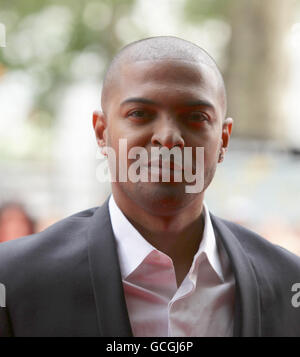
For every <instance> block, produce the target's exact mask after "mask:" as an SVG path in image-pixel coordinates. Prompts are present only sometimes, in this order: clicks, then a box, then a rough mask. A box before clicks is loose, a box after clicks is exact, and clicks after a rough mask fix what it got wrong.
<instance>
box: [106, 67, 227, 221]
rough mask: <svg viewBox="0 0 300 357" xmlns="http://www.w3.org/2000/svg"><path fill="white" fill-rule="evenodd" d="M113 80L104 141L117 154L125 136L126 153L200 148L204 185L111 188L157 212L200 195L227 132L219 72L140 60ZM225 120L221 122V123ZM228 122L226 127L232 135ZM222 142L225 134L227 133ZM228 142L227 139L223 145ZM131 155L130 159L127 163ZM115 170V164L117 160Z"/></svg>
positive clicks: (122, 185) (140, 184)
mask: <svg viewBox="0 0 300 357" xmlns="http://www.w3.org/2000/svg"><path fill="white" fill-rule="evenodd" d="M117 82H118V83H117V84H115V85H114V86H113V89H112V90H111V91H110V95H109V98H108V100H107V105H106V108H105V115H106V117H105V118H104V117H103V118H102V119H101V120H102V121H103V122H105V123H104V126H105V129H104V139H105V145H106V146H109V147H112V148H113V149H114V150H115V152H116V155H117V163H118V153H119V139H127V153H128V152H129V150H130V149H131V148H133V147H137V146H138V147H143V148H145V149H146V150H147V152H148V154H149V157H150V152H151V147H154V146H156V147H163V146H165V147H167V148H168V149H172V148H173V147H175V146H178V147H179V148H180V149H182V151H183V148H184V147H191V148H192V152H193V162H195V159H196V147H203V148H204V189H203V190H202V192H199V193H186V192H185V187H186V185H187V182H185V180H183V181H182V182H174V181H173V182H137V183H133V182H130V181H128V182H115V183H112V185H113V190H114V193H115V192H118V193H119V194H121V195H124V196H126V197H127V198H128V199H130V200H131V201H133V202H134V203H135V204H137V205H138V206H140V207H142V208H143V209H145V210H146V211H148V212H149V213H152V214H155V215H172V214H174V213H176V212H177V211H178V210H181V209H183V208H184V207H186V206H188V205H189V204H190V203H191V202H192V201H193V200H195V199H197V198H198V199H199V198H200V197H203V193H204V190H205V189H206V188H207V186H208V185H209V184H210V182H211V180H212V178H213V176H214V173H215V170H216V165H217V162H218V159H219V154H220V149H221V147H222V139H223V145H224V134H225V136H226V130H227V134H228V127H227V124H224V123H223V116H224V113H223V111H224V108H223V102H222V99H221V98H222V97H221V94H220V91H221V89H220V85H219V82H218V77H217V74H216V73H215V72H214V71H213V70H212V69H211V68H210V67H209V66H207V65H205V64H198V63H195V62H187V61H178V60H158V61H139V62H134V63H125V64H123V65H122V66H121V68H120V71H119V76H118V77H117ZM224 125H225V127H224ZM230 129H231V124H230V128H229V134H230ZM225 141H226V138H225ZM226 145H227V144H226ZM132 162H133V160H130V159H128V155H127V166H128V167H129V166H130V165H131V164H132ZM117 173H118V164H117Z"/></svg>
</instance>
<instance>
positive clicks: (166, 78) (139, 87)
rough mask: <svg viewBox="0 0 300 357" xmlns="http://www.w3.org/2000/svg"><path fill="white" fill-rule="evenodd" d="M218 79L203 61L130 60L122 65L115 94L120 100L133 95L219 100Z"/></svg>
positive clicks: (117, 77)
mask: <svg viewBox="0 0 300 357" xmlns="http://www.w3.org/2000/svg"><path fill="white" fill-rule="evenodd" d="M219 83H220V82H219V78H218V76H217V74H216V72H215V70H214V69H212V68H211V67H210V66H208V65H206V64H204V63H198V62H189V61H183V60H151V61H150V60H147V61H137V62H134V63H128V62H127V63H123V64H122V65H121V66H120V67H119V71H118V75H117V76H116V84H115V86H114V91H113V92H114V93H113V95H116V96H117V97H118V99H119V100H124V99H125V98H126V97H131V96H135V97H136V96H151V97H155V96H157V97H158V98H160V99H165V100H166V99H167V98H170V99H171V98H172V97H174V98H176V100H178V96H181V97H186V98H184V99H193V97H195V98H194V99H207V100H210V101H214V102H217V101H218V93H219V90H220V84H219ZM189 97H190V98H189ZM200 97H201V98H200Z"/></svg>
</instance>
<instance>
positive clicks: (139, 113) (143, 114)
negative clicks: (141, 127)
mask: <svg viewBox="0 0 300 357" xmlns="http://www.w3.org/2000/svg"><path fill="white" fill-rule="evenodd" d="M127 117H128V118H131V119H132V120H135V121H142V120H148V119H151V118H152V117H153V113H151V112H150V111H148V110H141V109H138V110H132V111H131V112H129V113H128V114H127Z"/></svg>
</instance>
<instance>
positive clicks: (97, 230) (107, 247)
mask: <svg viewBox="0 0 300 357" xmlns="http://www.w3.org/2000/svg"><path fill="white" fill-rule="evenodd" d="M108 201H109V198H108V199H107V200H106V201H105V203H104V204H103V205H102V206H101V207H99V208H98V209H97V210H96V211H95V214H94V215H93V217H92V218H91V222H90V227H89V236H88V255H89V264H90V271H91V278H92V285H93V291H94V294H95V300H96V308H97V317H98V325H99V330H100V334H101V336H103V337H106V336H107V337H110V336H113V337H124V336H132V331H131V326H130V322H129V317H128V312H127V308H126V301H125V297H124V291H123V284H122V277H121V273H120V266H119V260H118V255H117V247H116V243H115V238H114V235H113V231H112V226H111V221H110V216H109V209H108Z"/></svg>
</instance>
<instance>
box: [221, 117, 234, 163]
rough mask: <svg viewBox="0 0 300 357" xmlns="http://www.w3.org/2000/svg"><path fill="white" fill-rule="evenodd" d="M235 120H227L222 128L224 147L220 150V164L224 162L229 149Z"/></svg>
mask: <svg viewBox="0 0 300 357" xmlns="http://www.w3.org/2000/svg"><path fill="white" fill-rule="evenodd" d="M232 125H233V119H232V118H226V119H225V120H224V123H223V127H222V146H221V148H220V155H219V160H218V162H222V161H223V160H224V156H225V152H226V151H227V149H228V145H229V139H230V135H231V131H232Z"/></svg>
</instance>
